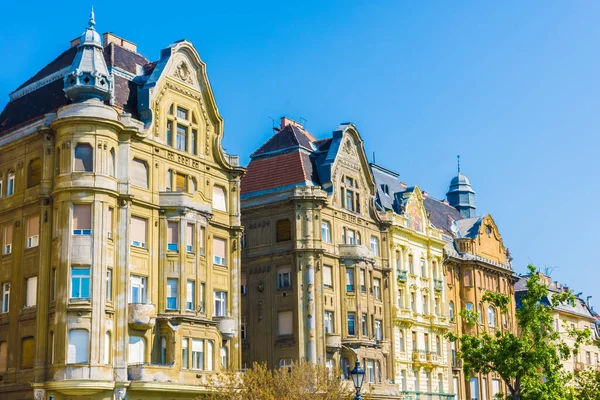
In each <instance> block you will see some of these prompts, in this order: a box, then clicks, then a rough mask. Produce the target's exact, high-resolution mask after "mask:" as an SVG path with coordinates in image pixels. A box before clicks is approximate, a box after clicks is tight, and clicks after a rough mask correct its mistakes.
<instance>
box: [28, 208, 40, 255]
mask: <svg viewBox="0 0 600 400" xmlns="http://www.w3.org/2000/svg"><path fill="white" fill-rule="evenodd" d="M39 242H40V216H39V215H36V216H33V217H30V218H29V219H28V220H27V248H28V249H30V248H32V247H37V246H38V244H39Z"/></svg>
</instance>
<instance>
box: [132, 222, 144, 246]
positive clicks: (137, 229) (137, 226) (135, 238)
mask: <svg viewBox="0 0 600 400" xmlns="http://www.w3.org/2000/svg"><path fill="white" fill-rule="evenodd" d="M146 223H147V220H146V219H144V218H140V217H131V244H132V245H134V246H137V247H146Z"/></svg>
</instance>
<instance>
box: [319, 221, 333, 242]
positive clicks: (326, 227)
mask: <svg viewBox="0 0 600 400" xmlns="http://www.w3.org/2000/svg"><path fill="white" fill-rule="evenodd" d="M321 239H322V240H323V241H324V242H325V243H331V224H330V223H329V221H325V220H323V221H321Z"/></svg>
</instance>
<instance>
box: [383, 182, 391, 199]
mask: <svg viewBox="0 0 600 400" xmlns="http://www.w3.org/2000/svg"><path fill="white" fill-rule="evenodd" d="M381 190H382V191H383V193H384V194H385V195H386V196H389V195H390V188H389V186H388V185H386V184H385V183H384V184H383V185H381Z"/></svg>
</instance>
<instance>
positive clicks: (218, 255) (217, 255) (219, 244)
mask: <svg viewBox="0 0 600 400" xmlns="http://www.w3.org/2000/svg"><path fill="white" fill-rule="evenodd" d="M213 258H214V263H215V265H221V266H226V265H227V260H226V259H225V240H224V239H219V238H213Z"/></svg>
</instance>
